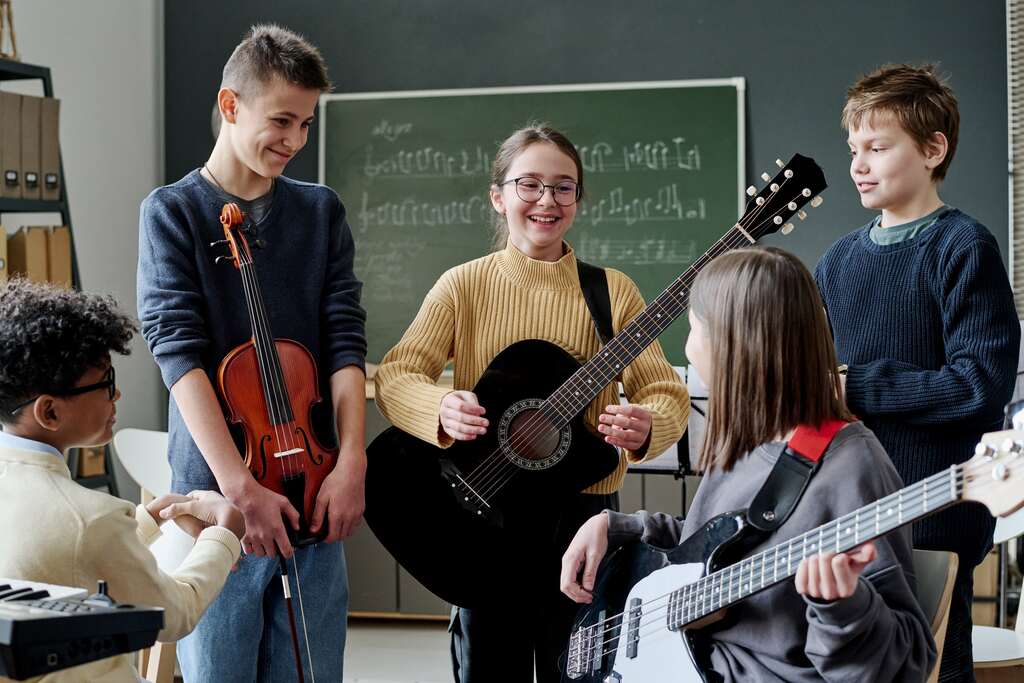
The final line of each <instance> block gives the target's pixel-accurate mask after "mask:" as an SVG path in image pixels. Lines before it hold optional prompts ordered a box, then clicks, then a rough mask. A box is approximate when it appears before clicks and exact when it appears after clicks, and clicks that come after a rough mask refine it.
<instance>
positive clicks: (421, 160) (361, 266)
mask: <svg viewBox="0 0 1024 683" xmlns="http://www.w3.org/2000/svg"><path fill="white" fill-rule="evenodd" d="M743 91H744V87H743V80H742V79H729V80H721V81H679V82H659V83H637V84H621V85H620V84H614V85H595V86H558V87H535V88H494V89H478V90H445V91H422V92H397V93H366V94H335V95H325V96H324V97H323V99H322V100H321V103H320V181H321V182H322V183H324V184H326V185H329V186H330V187H332V188H334V189H335V190H336V191H337V192H338V194H339V195H341V198H342V201H343V202H344V203H345V206H346V208H347V210H348V221H349V224H350V225H351V227H352V231H353V235H354V237H355V243H356V274H357V276H359V277H360V278H361V279H362V280H363V282H364V283H365V286H364V289H363V304H364V306H365V307H366V310H367V318H368V319H367V336H368V338H369V353H368V360H370V361H372V362H378V361H380V359H381V357H382V356H383V355H384V354H385V353H386V352H387V351H388V349H390V348H391V347H392V346H393V345H394V344H395V343H396V342H397V341H398V339H399V338H400V337H401V335H402V333H403V332H404V331H405V329H406V327H408V325H409V323H410V322H411V321H412V318H413V316H414V315H415V314H416V311H417V310H418V309H419V306H420V303H421V302H422V300H423V296H424V295H425V294H426V292H427V291H428V290H429V289H430V287H431V285H433V284H434V282H435V281H436V280H437V278H438V276H440V275H441V273H443V272H444V271H445V270H447V269H448V268H450V267H452V266H454V265H457V264H459V263H462V262H464V261H468V260H471V259H474V258H477V257H480V256H483V255H484V254H486V253H487V252H488V251H489V250H490V245H491V239H492V230H491V225H492V217H493V213H492V212H493V210H492V208H491V205H490V201H489V200H488V196H487V190H488V187H489V182H490V180H489V178H490V167H491V161H492V159H493V157H494V153H495V151H496V150H497V148H498V145H499V144H500V143H501V141H502V140H504V139H505V138H506V137H507V136H508V135H509V134H510V133H511V132H512V131H513V130H515V129H516V128H519V127H521V126H523V125H524V124H526V123H528V122H531V121H544V122H547V123H549V124H551V125H553V126H554V127H555V128H557V129H559V130H561V131H562V132H564V133H565V134H566V135H568V136H569V139H571V140H572V141H573V143H574V144H575V145H576V146H577V148H578V150H579V152H580V155H581V157H582V160H583V164H584V174H585V175H584V184H585V197H584V199H583V202H582V204H581V205H580V207H579V211H578V212H577V217H576V222H575V224H574V225H573V227H572V229H571V230H570V232H569V233H568V235H567V239H568V241H569V242H570V243H571V244H572V245H573V247H574V248H575V250H576V254H577V256H579V257H580V258H581V259H583V260H585V261H588V262H590V263H593V264H596V265H601V266H607V267H611V268H617V269H619V270H622V271H624V272H625V273H627V274H628V275H629V276H630V277H632V278H633V280H634V281H636V283H637V284H638V285H639V287H640V290H641V292H642V293H643V295H644V297H645V299H647V300H648V301H649V300H651V299H652V298H654V297H655V296H656V295H657V294H658V293H660V292H661V291H662V290H663V289H664V288H665V287H666V286H667V285H668V284H669V283H670V282H671V281H672V280H673V279H674V278H676V277H677V276H678V275H679V274H680V273H681V272H682V271H683V270H685V269H686V268H687V267H688V266H689V265H690V264H691V263H692V262H693V261H694V260H695V259H696V258H698V257H699V256H700V255H701V254H702V253H703V252H704V251H705V250H706V249H707V248H708V247H709V246H710V245H711V244H712V243H713V242H714V241H715V240H717V239H718V237H720V236H721V235H722V234H723V233H724V232H725V231H726V230H727V229H728V228H729V227H731V226H732V225H733V223H734V222H735V221H736V217H737V215H738V211H739V209H740V207H741V206H742V184H743V175H744V169H743V154H744V150H743V119H742V117H743ZM686 331H687V326H686V322H685V320H683V321H681V322H677V323H675V324H674V325H672V326H671V327H670V328H669V329H668V330H667V331H666V332H665V334H663V335H662V337H661V343H662V345H663V347H664V348H665V351H666V353H667V354H668V357H669V359H670V360H671V361H672V362H673V363H674V364H681V363H682V362H683V345H684V341H685V335H686Z"/></svg>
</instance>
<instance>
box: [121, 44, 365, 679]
mask: <svg viewBox="0 0 1024 683" xmlns="http://www.w3.org/2000/svg"><path fill="white" fill-rule="evenodd" d="M329 88H330V84H329V81H328V79H327V72H326V67H325V65H324V62H323V60H322V58H321V57H320V54H319V52H317V50H316V48H314V47H313V46H311V45H310V44H309V43H307V42H306V41H305V40H303V39H302V38H301V37H300V36H298V35H296V34H294V33H292V32H290V31H288V30H285V29H282V28H280V27H277V26H256V27H253V29H252V30H251V31H250V33H249V35H248V36H247V37H246V38H245V40H243V41H242V43H240V44H239V45H238V47H237V48H235V51H234V53H233V54H232V55H231V57H230V59H229V60H228V62H227V64H226V65H225V67H224V74H223V80H222V82H221V88H220V91H219V92H218V94H217V105H218V109H219V113H220V116H221V119H222V125H221V128H220V131H219V134H218V137H217V142H216V145H215V147H214V149H213V152H212V153H211V155H210V158H209V159H208V160H207V162H206V164H204V165H203V167H202V169H198V170H195V171H192V172H191V173H189V174H188V175H186V176H185V177H184V178H182V179H181V180H179V181H178V182H177V183H174V184H173V185H168V186H166V187H162V188H158V189H157V190H155V191H154V192H153V193H152V194H151V195H150V196H149V197H147V198H146V200H145V201H144V202H143V204H142V211H141V219H140V237H139V269H138V301H139V319H140V320H141V322H142V331H143V334H144V336H145V338H146V341H147V343H148V344H149V347H150V350H151V351H152V352H153V355H154V357H155V358H156V361H157V364H158V365H159V366H160V372H161V375H162V376H163V380H164V382H165V384H166V385H167V387H168V388H169V389H170V391H171V398H172V400H171V401H170V405H169V416H168V424H169V432H170V448H169V453H170V461H171V470H172V473H173V481H172V488H173V490H174V491H178V492H187V491H191V490H193V489H206V488H217V489H219V490H220V491H221V492H222V493H223V494H224V495H225V496H226V497H227V498H228V499H229V500H231V501H232V502H234V503H235V504H236V505H237V506H238V507H239V508H240V509H241V510H242V512H243V514H244V515H245V522H246V535H245V537H244V538H243V539H242V548H243V550H244V551H245V553H246V554H247V555H248V556H247V557H246V558H245V560H244V561H243V562H242V563H241V564H240V568H239V570H238V572H236V573H235V574H234V575H233V576H232V577H231V578H230V579H229V581H228V583H227V585H226V586H225V589H224V591H223V592H222V593H221V595H220V597H219V598H218V599H217V601H216V602H214V603H213V605H211V607H210V609H209V611H208V612H207V614H206V616H205V617H204V618H203V620H202V621H201V622H200V624H199V626H198V628H197V629H196V631H195V632H194V633H193V634H192V635H191V636H189V638H187V639H185V640H184V641H182V643H180V644H179V646H178V655H179V660H180V662H181V667H182V671H183V673H184V674H185V680H186V681H193V680H195V681H218V682H222V681H240V682H241V681H246V682H251V681H256V680H270V681H287V680H294V678H295V677H296V671H295V664H294V655H293V652H292V642H291V636H290V633H289V628H288V619H287V613H286V611H285V609H284V603H283V589H282V586H281V583H280V582H279V581H278V580H277V572H278V561H277V559H275V558H276V557H277V556H278V554H281V555H283V556H285V557H288V558H291V557H293V549H292V547H291V544H290V542H289V540H288V534H287V532H286V529H285V522H284V521H283V519H286V520H287V523H288V524H290V525H292V526H294V527H296V528H297V526H298V520H299V513H298V511H296V510H295V508H293V507H292V505H291V504H290V503H289V502H288V500H287V498H285V497H283V496H280V495H278V494H277V493H274V492H272V491H270V490H269V489H266V488H264V487H262V486H261V485H260V484H258V483H257V482H256V481H255V480H254V479H253V477H252V475H251V474H250V472H249V470H248V469H247V468H246V467H245V465H244V463H243V461H242V457H241V455H240V453H239V449H238V447H237V446H236V443H235V441H234V440H233V438H232V435H231V433H230V432H229V430H228V427H227V424H226V423H225V420H224V418H223V412H222V410H221V407H220V405H219V404H218V400H217V396H216V394H215V393H214V389H213V380H214V378H215V377H214V376H215V373H216V372H217V367H218V364H219V363H220V361H221V359H223V358H224V356H225V355H226V354H227V353H228V352H229V351H230V350H231V349H232V348H234V347H235V346H236V345H238V344H241V343H243V342H246V341H248V340H249V339H250V337H251V335H252V328H251V325H250V321H249V317H248V312H247V307H246V303H245V297H244V294H243V290H242V282H241V277H240V275H239V272H238V271H237V270H236V269H235V268H232V267H230V266H226V267H225V266H223V265H221V266H218V265H215V263H214V259H215V258H216V257H217V256H219V255H221V254H223V253H225V252H224V250H223V248H218V247H211V246H210V245H211V243H212V242H215V241H218V240H223V232H222V229H221V226H220V224H219V222H218V216H219V214H220V210H221V207H222V206H223V204H224V203H226V202H236V203H238V204H239V205H240V206H241V208H242V211H243V212H244V213H245V214H246V215H247V220H248V221H249V222H250V223H251V224H252V225H253V226H254V228H255V231H256V235H254V236H253V237H254V238H258V239H259V241H260V242H261V243H262V245H263V248H262V249H259V250H257V251H256V252H255V254H254V261H255V270H256V274H257V277H258V279H259V283H260V286H261V289H262V292H263V297H264V304H265V307H266V309H267V311H268V314H269V317H270V327H271V330H272V331H273V333H274V335H275V336H277V337H283V338H288V339H293V340H296V341H298V342H300V343H301V344H302V345H304V346H305V347H306V348H307V349H309V351H310V352H311V353H312V354H313V358H314V359H315V360H316V363H317V367H318V369H319V372H320V377H319V378H318V381H319V385H320V386H319V389H320V395H321V396H323V397H324V399H325V400H324V401H323V403H322V404H321V407H324V408H325V410H323V411H322V412H320V413H319V414H316V413H315V414H314V427H318V428H319V429H318V430H317V431H318V432H319V433H320V434H321V435H333V423H334V422H335V421H336V422H337V428H338V433H339V434H340V443H339V446H340V454H339V457H338V462H337V465H336V467H335V468H334V470H333V471H332V473H331V474H330V475H329V476H328V477H327V479H326V480H325V481H324V484H323V487H322V488H321V491H320V494H319V496H318V498H317V505H316V510H315V512H314V513H313V519H312V520H310V523H311V530H312V531H314V532H317V531H323V532H324V535H325V541H326V542H325V543H318V544H315V545H312V546H307V547H305V548H302V549H301V550H298V551H294V560H295V563H294V565H293V567H292V568H291V569H290V571H291V573H293V574H294V575H295V576H294V578H293V581H295V583H296V584H297V585H293V587H292V591H293V594H294V595H295V596H296V598H298V599H297V600H296V608H297V611H299V608H301V612H300V614H298V615H297V617H298V621H299V630H300V632H299V638H300V641H302V647H301V649H302V655H303V656H302V659H303V666H304V668H305V670H306V672H307V676H309V673H310V672H311V671H312V672H313V673H314V675H315V676H318V677H319V678H320V679H321V680H331V681H340V680H341V679H342V653H343V651H344V646H345V619H346V609H347V603H348V588H347V579H346V572H345V558H344V554H343V551H342V546H341V544H340V543H337V541H339V540H341V539H343V538H345V537H347V536H348V535H350V534H351V533H352V531H353V530H354V529H355V527H356V525H358V523H359V521H360V519H361V516H362V512H363V475H364V472H365V467H366V454H365V447H364V439H363V428H364V426H363V411H364V405H365V398H364V388H363V383H364V374H363V363H364V356H365V353H366V338H365V332H364V321H365V314H364V312H363V309H362V308H361V307H360V305H359V297H360V291H361V284H360V283H359V281H358V280H356V278H355V275H354V274H353V271H352V263H353V258H354V248H353V243H352V234H351V231H350V230H349V226H348V223H347V222H346V220H345V209H344V207H343V206H342V204H341V202H340V201H339V199H338V197H337V195H336V194H335V193H334V192H332V191H331V190H330V189H329V188H326V187H323V186H321V185H313V184H308V183H301V182H296V181H294V180H290V179H288V178H285V177H284V176H282V175H281V174H282V173H283V171H284V167H285V165H286V164H287V163H288V161H289V159H291V157H292V156H294V155H295V154H296V153H298V151H299V150H300V149H302V147H303V146H304V145H305V144H306V139H307V135H308V133H309V126H310V125H311V123H312V121H313V114H314V110H315V107H316V104H317V100H318V98H319V96H320V94H321V93H322V92H325V91H327V90H328V89H329ZM250 241H251V242H255V240H250ZM253 390H254V391H258V388H256V387H254V388H253ZM328 399H329V400H328ZM297 589H298V590H297ZM303 593H304V594H305V598H306V599H305V601H304V604H302V596H303ZM307 625H308V626H309V628H310V633H309V636H308V638H307V637H306V634H305V633H304V632H305V629H306V626H307ZM238 643H246V644H247V647H245V648H239V647H238ZM310 678H312V676H310Z"/></svg>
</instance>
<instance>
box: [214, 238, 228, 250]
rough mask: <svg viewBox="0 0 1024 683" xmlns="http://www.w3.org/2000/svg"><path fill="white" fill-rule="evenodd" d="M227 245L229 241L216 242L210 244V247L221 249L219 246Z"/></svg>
mask: <svg viewBox="0 0 1024 683" xmlns="http://www.w3.org/2000/svg"><path fill="white" fill-rule="evenodd" d="M227 243H228V241H227V240H217V241H215V242H210V247H211V248H215V247H219V246H222V245H225V244H227Z"/></svg>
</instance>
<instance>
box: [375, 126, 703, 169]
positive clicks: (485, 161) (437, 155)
mask: <svg viewBox="0 0 1024 683" xmlns="http://www.w3.org/2000/svg"><path fill="white" fill-rule="evenodd" d="M402 126H410V127H411V124H400V125H397V124H396V125H393V124H389V123H388V122H387V121H382V122H380V123H379V124H377V127H375V128H374V135H378V133H377V130H378V129H380V131H381V132H380V134H379V137H383V138H385V139H387V140H390V141H394V140H396V139H397V138H398V137H399V136H400V135H401V133H400V132H399V130H400V127H402ZM389 136H395V137H389ZM576 150H577V152H579V155H580V163H581V164H582V165H583V170H584V171H585V172H587V173H643V172H649V171H668V172H672V171H700V170H701V156H700V146H699V145H697V144H690V143H687V140H686V138H685V137H682V136H675V137H672V138H669V139H668V141H665V140H653V141H643V140H639V141H635V142H630V143H628V144H624V145H621V146H620V147H619V148H618V149H616V148H614V147H612V145H611V144H609V143H607V142H600V141H599V142H595V143H594V144H591V145H578V146H577V147H576ZM493 154H494V152H493V150H489V149H487V148H485V147H483V146H481V145H475V146H473V147H470V148H459V149H442V148H440V147H434V146H426V147H419V148H416V149H389V150H386V151H383V152H382V151H381V150H380V149H379V148H377V147H374V146H373V145H367V146H366V157H365V160H364V163H363V175H364V176H366V177H367V178H456V177H473V176H479V177H482V178H486V177H487V176H488V175H489V174H490V170H491V157H492V156H493Z"/></svg>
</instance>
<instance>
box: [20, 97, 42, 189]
mask: <svg viewBox="0 0 1024 683" xmlns="http://www.w3.org/2000/svg"><path fill="white" fill-rule="evenodd" d="M42 101H43V98H41V97H32V96H31V95H22V96H21V196H22V198H23V199H42V198H43V187H42V185H43V183H42V176H41V175H40V165H39V151H40V150H39V109H40V106H41V105H42Z"/></svg>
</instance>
